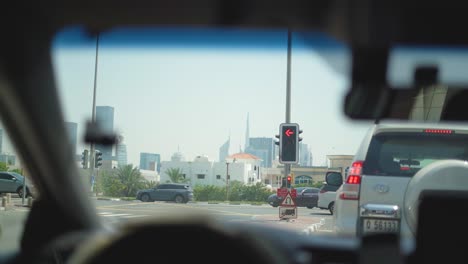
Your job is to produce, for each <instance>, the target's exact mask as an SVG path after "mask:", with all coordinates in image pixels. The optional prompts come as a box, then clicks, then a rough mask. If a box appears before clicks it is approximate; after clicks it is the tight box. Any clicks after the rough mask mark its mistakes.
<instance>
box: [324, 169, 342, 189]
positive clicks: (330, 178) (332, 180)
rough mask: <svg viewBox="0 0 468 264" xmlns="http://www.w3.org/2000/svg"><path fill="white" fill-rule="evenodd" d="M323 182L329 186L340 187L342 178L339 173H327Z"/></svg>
mask: <svg viewBox="0 0 468 264" xmlns="http://www.w3.org/2000/svg"><path fill="white" fill-rule="evenodd" d="M325 180H326V182H327V184H328V185H331V186H341V185H342V184H343V176H342V175H341V173H339V172H328V173H327V176H326V177H325Z"/></svg>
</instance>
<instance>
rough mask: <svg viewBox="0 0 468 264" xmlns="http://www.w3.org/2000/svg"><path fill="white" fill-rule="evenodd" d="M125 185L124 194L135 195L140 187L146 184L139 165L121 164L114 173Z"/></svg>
mask: <svg viewBox="0 0 468 264" xmlns="http://www.w3.org/2000/svg"><path fill="white" fill-rule="evenodd" d="M114 175H115V176H116V177H117V178H118V179H119V181H120V182H121V183H122V185H123V186H124V188H123V195H125V196H127V197H129V196H135V195H136V192H137V191H138V190H139V189H142V188H143V187H144V186H145V182H146V180H145V178H143V176H142V175H141V173H140V170H139V169H138V168H137V167H133V165H132V164H128V165H124V166H119V167H118V168H117V169H116V171H115V174H114Z"/></svg>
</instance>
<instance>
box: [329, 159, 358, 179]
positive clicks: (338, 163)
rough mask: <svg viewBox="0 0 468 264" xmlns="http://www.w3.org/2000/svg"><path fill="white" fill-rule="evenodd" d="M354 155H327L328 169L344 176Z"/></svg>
mask: <svg viewBox="0 0 468 264" xmlns="http://www.w3.org/2000/svg"><path fill="white" fill-rule="evenodd" d="M353 159H354V155H327V165H328V168H330V169H334V170H337V171H340V172H341V173H342V174H343V175H344V174H345V171H346V168H348V167H351V164H352V163H353Z"/></svg>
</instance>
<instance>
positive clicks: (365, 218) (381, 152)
mask: <svg viewBox="0 0 468 264" xmlns="http://www.w3.org/2000/svg"><path fill="white" fill-rule="evenodd" d="M441 160H444V161H441ZM446 160H457V161H451V162H452V163H450V164H451V165H450V166H452V167H453V166H458V167H461V169H462V173H461V174H464V175H468V174H467V173H466V170H465V167H466V168H468V165H466V164H467V163H466V162H461V161H460V160H464V161H466V160H468V127H467V126H457V125H450V126H447V125H445V126H441V125H434V124H410V123H393V124H392V123H389V124H377V125H373V126H372V128H371V129H370V130H369V132H368V133H367V134H366V136H365V138H364V140H363V141H362V143H361V146H360V147H359V149H358V151H357V153H356V155H355V156H354V160H353V163H352V166H351V167H350V169H349V171H348V175H347V177H346V179H345V182H344V183H343V184H342V186H341V187H340V188H339V189H338V190H337V194H336V201H335V208H334V209H335V213H334V216H333V218H334V229H335V232H336V233H338V234H340V235H353V236H354V235H358V236H361V235H365V234H368V233H376V232H398V233H400V235H401V236H409V237H413V235H414V232H415V231H414V230H415V229H416V227H415V226H414V220H413V219H408V218H411V215H414V214H415V213H414V212H415V208H417V197H419V195H420V194H419V193H416V194H415V193H414V192H415V191H416V190H417V191H418V192H420V191H421V190H419V189H420V188H416V187H410V188H408V186H422V182H421V181H422V180H425V182H424V186H427V187H425V188H426V189H442V190H446V189H459V188H462V187H463V188H466V185H465V186H463V184H461V181H464V179H463V178H461V176H460V177H459V176H456V177H458V178H456V179H455V178H453V177H455V174H457V173H458V172H457V173H452V171H450V173H445V172H444V174H443V175H437V173H434V170H436V169H437V168H440V166H439V164H442V163H444V162H446ZM429 164H431V165H430V166H428V165H429ZM434 164H435V165H434ZM454 164H455V165H454ZM442 165H443V166H445V167H447V163H444V164H442ZM434 166H436V167H434ZM437 166H439V167H437ZM423 168H426V169H423ZM428 170H431V173H429V172H428ZM423 174H424V175H423ZM428 174H431V175H430V176H428ZM439 174H440V173H439ZM458 174H460V173H458ZM415 175H416V176H415ZM424 177H425V179H423V178H424ZM441 177H443V178H441ZM465 178H468V177H465ZM412 179H413V180H412ZM327 181H328V180H327ZM411 181H413V182H411ZM407 189H409V191H408V190H407ZM405 196H406V199H407V200H408V197H413V198H411V199H413V200H414V201H413V202H414V203H415V204H410V205H408V203H407V202H406V203H405ZM414 197H416V198H414ZM412 220H413V221H412Z"/></svg>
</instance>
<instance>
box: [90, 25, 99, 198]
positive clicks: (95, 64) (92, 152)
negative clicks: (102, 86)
mask: <svg viewBox="0 0 468 264" xmlns="http://www.w3.org/2000/svg"><path fill="white" fill-rule="evenodd" d="M98 52H99V33H97V36H96V56H95V63H94V88H93V111H92V117H91V120H92V123H93V124H94V123H95V122H96V87H97V71H98V54H99V53H98ZM95 155H96V151H95V146H94V143H91V146H90V153H89V168H90V173H91V179H92V182H91V193H93V191H94V182H95V178H94V156H95Z"/></svg>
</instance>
